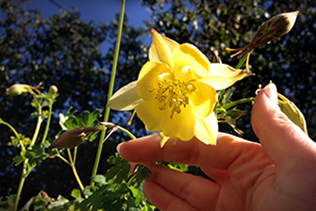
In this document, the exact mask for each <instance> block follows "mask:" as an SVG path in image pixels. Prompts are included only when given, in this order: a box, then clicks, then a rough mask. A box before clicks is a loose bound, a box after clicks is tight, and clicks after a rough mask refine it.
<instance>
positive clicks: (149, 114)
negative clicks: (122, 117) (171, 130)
mask: <svg viewBox="0 0 316 211" xmlns="http://www.w3.org/2000/svg"><path fill="white" fill-rule="evenodd" d="M156 102H157V103H158V101H156ZM136 113H137V116H138V117H139V118H140V119H141V120H142V121H143V122H144V124H145V126H146V129H147V130H148V131H160V130H161V124H162V123H163V122H162V119H163V111H161V110H160V109H159V105H156V104H155V101H142V102H140V103H139V105H138V106H137V107H136Z"/></svg>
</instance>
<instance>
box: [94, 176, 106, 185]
mask: <svg viewBox="0 0 316 211" xmlns="http://www.w3.org/2000/svg"><path fill="white" fill-rule="evenodd" d="M91 181H92V182H95V183H96V184H97V186H102V185H105V184H108V183H107V182H106V177H105V176H103V175H100V174H97V175H95V176H93V177H92V178H91Z"/></svg>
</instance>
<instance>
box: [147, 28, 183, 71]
mask: <svg viewBox="0 0 316 211" xmlns="http://www.w3.org/2000/svg"><path fill="white" fill-rule="evenodd" d="M151 36H152V43H151V45H150V48H149V60H150V61H158V62H162V63H166V64H167V65H169V67H173V65H172V61H171V55H172V53H173V51H174V50H175V48H176V47H177V46H178V45H179V44H178V43H177V42H175V41H173V40H171V39H169V38H167V37H162V36H161V35H160V34H159V33H158V32H157V31H156V30H155V29H151Z"/></svg>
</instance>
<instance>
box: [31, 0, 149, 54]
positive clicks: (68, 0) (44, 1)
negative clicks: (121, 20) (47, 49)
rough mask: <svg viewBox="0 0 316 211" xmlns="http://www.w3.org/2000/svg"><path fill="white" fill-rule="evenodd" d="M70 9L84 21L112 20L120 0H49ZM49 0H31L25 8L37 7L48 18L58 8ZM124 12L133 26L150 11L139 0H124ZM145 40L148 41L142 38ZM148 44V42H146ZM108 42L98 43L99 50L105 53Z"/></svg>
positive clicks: (118, 10) (147, 17) (147, 15)
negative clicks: (74, 9)
mask: <svg viewBox="0 0 316 211" xmlns="http://www.w3.org/2000/svg"><path fill="white" fill-rule="evenodd" d="M51 1H53V2H56V3H57V4H59V5H61V6H62V7H64V8H65V9H66V10H67V11H70V10H71V8H72V7H75V8H76V9H77V10H78V11H79V12H80V14H81V16H80V19H81V20H82V21H84V22H86V23H88V22H89V21H91V20H93V21H95V22H96V23H100V22H102V23H108V22H111V21H112V20H113V18H114V17H115V14H118V13H120V10H121V1H120V0H51ZM51 1H50V0H31V3H29V4H27V9H39V10H40V13H41V15H42V16H43V18H46V19H48V18H49V17H50V16H51V15H53V14H59V13H60V9H59V7H58V6H56V5H55V4H54V3H52V2H51ZM125 14H126V15H127V17H128V23H129V24H131V25H133V26H134V27H136V28H137V27H140V26H141V25H142V24H143V21H144V20H149V16H150V13H149V12H148V11H147V10H146V8H145V7H142V5H141V1H140V0H126V3H125ZM144 39H145V42H149V40H148V39H146V38H144ZM148 44H149V43H148ZM109 47H110V46H109V43H107V42H103V43H102V44H101V45H100V51H101V53H102V54H105V53H106V51H107V49H108V48H109Z"/></svg>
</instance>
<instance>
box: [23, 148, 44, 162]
mask: <svg viewBox="0 0 316 211" xmlns="http://www.w3.org/2000/svg"><path fill="white" fill-rule="evenodd" d="M22 154H23V155H24V156H25V158H27V159H29V164H30V165H31V166H34V165H37V164H39V163H41V162H42V161H43V160H45V159H46V158H47V157H48V154H47V153H45V147H44V146H42V145H33V146H32V148H31V149H27V150H26V151H24V152H21V155H22Z"/></svg>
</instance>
